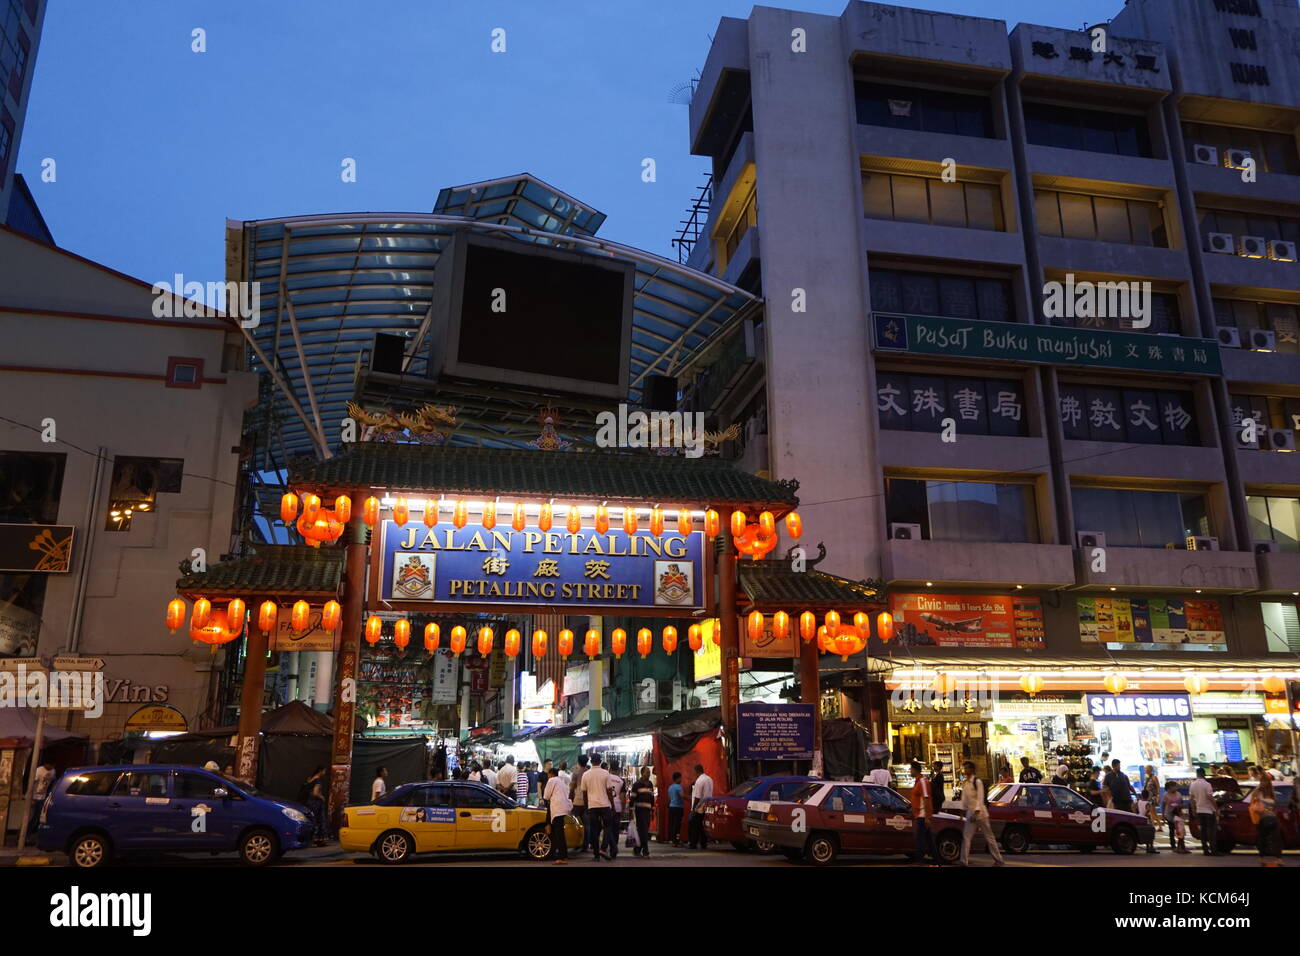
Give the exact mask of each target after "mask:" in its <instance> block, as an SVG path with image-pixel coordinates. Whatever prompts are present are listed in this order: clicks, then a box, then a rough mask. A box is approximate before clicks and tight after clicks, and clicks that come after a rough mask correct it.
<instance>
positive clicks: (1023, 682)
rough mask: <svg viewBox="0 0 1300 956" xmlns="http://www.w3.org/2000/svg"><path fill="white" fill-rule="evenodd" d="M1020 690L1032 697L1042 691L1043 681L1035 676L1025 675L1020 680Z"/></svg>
mask: <svg viewBox="0 0 1300 956" xmlns="http://www.w3.org/2000/svg"><path fill="white" fill-rule="evenodd" d="M1020 689H1021V690H1023V691H1024V692H1025V693H1026V694H1028V695H1029V696H1030V697H1033V696H1034V695H1035V694H1037V693H1038V692H1039V691H1040V690H1042V689H1043V679H1042V678H1041V677H1039V676H1038V675H1037V674H1025V675H1024V676H1022V677H1021V678H1020Z"/></svg>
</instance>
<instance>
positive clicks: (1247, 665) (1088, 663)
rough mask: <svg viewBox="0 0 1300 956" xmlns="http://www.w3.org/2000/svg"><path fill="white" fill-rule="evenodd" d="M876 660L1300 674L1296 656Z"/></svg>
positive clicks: (957, 666)
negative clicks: (1295, 672)
mask: <svg viewBox="0 0 1300 956" xmlns="http://www.w3.org/2000/svg"><path fill="white" fill-rule="evenodd" d="M873 660H876V661H880V662H881V663H882V664H887V665H889V669H892V670H941V671H963V670H977V671H1006V672H1023V671H1043V670H1052V671H1060V670H1067V671H1068V670H1078V671H1123V672H1125V673H1135V674H1138V675H1139V676H1140V675H1141V674H1142V672H1143V671H1149V672H1151V673H1160V672H1166V673H1174V672H1176V673H1182V672H1184V671H1188V670H1193V671H1198V672H1201V671H1207V670H1209V671H1225V672H1228V671H1231V672H1246V673H1263V672H1269V673H1271V672H1274V671H1278V672H1290V671H1300V659H1297V658H1295V657H1290V658H1283V657H1248V658H1242V657H1237V656H1235V655H1234V656H1231V657H1229V656H1228V655H1225V654H1215V653H1203V654H1201V653H1182V652H1172V651H1171V652H1166V653H1163V654H1161V653H1150V654H1139V653H1128V652H1125V651H1120V652H1117V653H1115V654H1112V655H1109V656H1108V655H1105V654H1104V653H1103V654H1098V655H1096V656H1092V655H1083V654H1080V655H1068V656H1064V655H1055V656H1051V657H1048V656H1044V655H1041V654H1034V653H1031V652H1025V651H1008V652H1007V653H1006V654H1005V655H998V656H993V655H989V654H981V655H978V656H966V655H962V654H944V653H922V652H916V653H912V652H910V651H909V649H908V648H899V650H898V652H897V653H895V654H894V655H892V656H891V657H888V658H882V657H879V656H873Z"/></svg>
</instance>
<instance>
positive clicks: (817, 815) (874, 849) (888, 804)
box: [745, 780, 978, 866]
mask: <svg viewBox="0 0 1300 956" xmlns="http://www.w3.org/2000/svg"><path fill="white" fill-rule="evenodd" d="M962 823H963V821H962V819H961V818H960V817H958V816H956V815H954V814H951V813H938V814H935V815H933V816H932V817H930V818H929V822H928V825H929V827H930V829H931V832H933V833H934V834H935V837H936V841H937V840H939V839H942V840H943V846H944V847H946V848H947V849H946V853H945V851H942V850H941V851H940V859H942V860H944V861H945V862H949V863H955V862H956V861H957V859H959V858H960V856H961V828H962ZM745 833H746V835H747V836H748V837H749V838H750V839H751V840H754V841H755V842H766V843H772V844H774V845H775V846H776V848H777V849H778V850H779V851H780V852H781V853H782V854H784V855H785V857H786V859H788V860H790V861H792V862H800V861H806V862H808V863H815V864H818V865H820V866H826V865H829V864H831V863H834V862H835V860H836V859H838V858H839V856H840V855H841V854H849V855H855V854H910V853H911V852H912V850H913V847H914V846H915V842H916V838H915V836H914V835H913V832H912V805H911V804H910V803H909V802H908V801H907V800H906V799H905V798H904V797H903V796H902V795H901V794H899V793H898V792H897V791H895V790H892V789H891V788H889V787H882V786H879V785H876V784H868V783H837V782H832V781H823V780H817V781H813V782H811V783H805V784H804V785H803V786H802V787H800V788H799V789H798V790H797V791H796V792H795V793H793V794H791V795H790V799H789V800H783V801H769V800H751V801H750V802H749V806H748V809H747V811H746V814H745ZM954 835H955V839H956V843H955V847H956V851H955V853H954V852H953V846H954V843H953V839H954ZM976 848H978V846H977V847H976Z"/></svg>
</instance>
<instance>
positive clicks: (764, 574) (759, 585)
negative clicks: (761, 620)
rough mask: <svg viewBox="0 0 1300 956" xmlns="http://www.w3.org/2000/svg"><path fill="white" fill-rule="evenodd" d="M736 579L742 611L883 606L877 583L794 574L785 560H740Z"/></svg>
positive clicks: (809, 572)
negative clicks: (738, 580) (737, 580)
mask: <svg viewBox="0 0 1300 956" xmlns="http://www.w3.org/2000/svg"><path fill="white" fill-rule="evenodd" d="M736 570H737V572H738V573H739V577H740V588H739V591H738V593H737V600H738V602H739V603H740V605H741V606H742V607H744V608H745V609H746V610H759V611H785V612H786V613H788V614H790V615H795V614H798V613H802V612H803V611H819V612H820V611H831V610H834V611H863V610H870V609H873V608H876V607H883V606H884V588H883V587H882V586H881V584H880V582H878V581H850V580H849V579H848V578H841V577H837V576H836V575H834V574H828V573H826V572H825V571H818V570H816V569H815V568H811V567H810V568H808V569H807V570H804V571H795V570H793V568H791V566H790V561H789V560H787V559H777V560H768V561H749V560H743V561H738V562H737V563H736Z"/></svg>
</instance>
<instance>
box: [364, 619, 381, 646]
mask: <svg viewBox="0 0 1300 956" xmlns="http://www.w3.org/2000/svg"><path fill="white" fill-rule="evenodd" d="M383 632H384V622H383V621H381V620H380V619H379V617H378V615H375V614H372V615H370V616H369V617H368V618H366V643H367V644H369V645H370V646H371V647H374V646H375V645H376V644H378V643H379V635H380V634H382V633H383Z"/></svg>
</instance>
